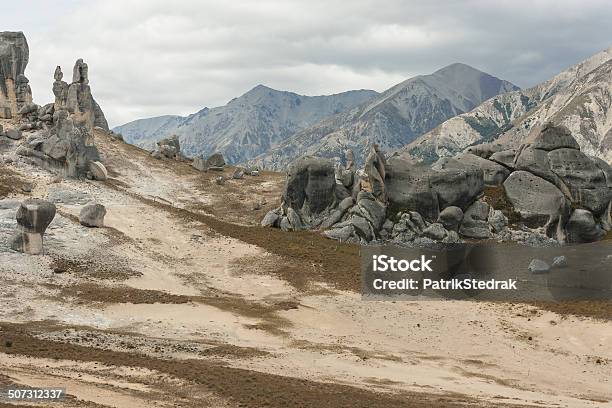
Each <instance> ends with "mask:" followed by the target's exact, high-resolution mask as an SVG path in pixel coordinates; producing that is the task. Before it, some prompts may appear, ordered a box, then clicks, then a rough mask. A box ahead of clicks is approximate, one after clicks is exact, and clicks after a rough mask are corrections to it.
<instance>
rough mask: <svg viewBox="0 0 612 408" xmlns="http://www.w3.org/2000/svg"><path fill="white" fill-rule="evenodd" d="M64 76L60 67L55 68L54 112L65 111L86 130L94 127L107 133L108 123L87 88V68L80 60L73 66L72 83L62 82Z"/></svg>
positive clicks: (89, 89) (88, 87)
mask: <svg viewBox="0 0 612 408" xmlns="http://www.w3.org/2000/svg"><path fill="white" fill-rule="evenodd" d="M63 76H64V74H63V73H62V69H61V67H59V66H58V67H57V68H55V73H54V79H55V82H53V94H54V95H55V103H54V108H55V111H59V110H63V109H65V110H67V111H68V112H69V113H70V115H72V116H75V118H76V120H78V121H79V122H84V123H85V125H86V126H87V127H88V128H90V129H91V128H93V127H95V126H97V127H100V128H102V129H104V130H106V131H108V130H109V129H108V122H107V121H106V118H105V116H104V112H102V109H101V108H100V105H98V103H97V102H96V101H95V99H94V97H93V96H92V93H91V88H90V86H89V68H88V66H87V64H86V63H85V62H83V60H82V59H78V60H77V61H76V63H75V64H74V68H73V75H72V83H71V84H67V83H66V82H64V81H62V78H63Z"/></svg>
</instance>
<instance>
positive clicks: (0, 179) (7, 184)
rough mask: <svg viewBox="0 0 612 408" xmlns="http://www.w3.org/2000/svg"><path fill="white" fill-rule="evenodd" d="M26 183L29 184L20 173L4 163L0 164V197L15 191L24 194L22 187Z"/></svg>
mask: <svg viewBox="0 0 612 408" xmlns="http://www.w3.org/2000/svg"><path fill="white" fill-rule="evenodd" d="M27 184H29V183H28V180H26V179H25V178H24V177H23V176H22V175H21V174H19V173H17V172H15V171H14V170H13V169H11V168H10V167H8V166H6V165H5V164H0V198H4V197H8V196H11V195H13V194H17V193H20V194H24V193H25V192H24V191H23V187H24V186H26V185H27ZM26 194H27V193H26Z"/></svg>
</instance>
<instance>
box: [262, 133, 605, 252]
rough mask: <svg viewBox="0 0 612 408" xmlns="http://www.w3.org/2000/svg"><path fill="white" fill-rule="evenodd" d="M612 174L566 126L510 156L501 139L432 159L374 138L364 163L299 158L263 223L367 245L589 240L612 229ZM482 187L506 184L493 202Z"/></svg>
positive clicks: (568, 241) (498, 188) (573, 241)
mask: <svg viewBox="0 0 612 408" xmlns="http://www.w3.org/2000/svg"><path fill="white" fill-rule="evenodd" d="M495 155H496V157H495V158H494V157H493V156H495ZM496 159H497V160H496ZM611 181H612V169H611V168H610V166H609V165H608V164H607V163H605V162H604V161H602V160H600V159H595V158H590V157H588V156H586V155H585V154H584V153H582V152H581V151H580V150H579V148H578V144H577V143H576V141H575V140H573V137H572V135H571V134H570V133H569V131H568V130H567V129H566V128H560V127H557V126H553V125H546V126H543V127H542V128H541V131H540V132H539V134H538V135H536V136H535V138H534V141H533V143H532V144H530V145H526V146H522V147H521V148H520V149H518V150H517V151H514V154H513V155H512V154H511V152H508V151H503V150H501V148H500V146H492V145H484V146H473V147H470V148H469V149H467V150H466V151H465V152H463V153H460V154H459V155H457V156H455V157H452V158H442V159H440V160H438V161H437V162H436V163H435V164H434V165H431V166H428V165H425V164H423V163H415V162H413V161H410V160H406V159H405V158H402V157H399V156H394V157H391V158H390V159H389V160H385V158H384V156H383V155H382V154H381V152H380V150H379V149H378V148H377V146H375V145H374V146H373V147H372V148H371V150H370V154H369V155H368V159H367V160H366V164H365V169H364V171H357V172H352V171H350V170H346V169H344V168H341V167H340V168H337V169H334V165H333V162H332V161H330V160H326V159H321V158H314V157H307V158H303V159H301V160H299V161H298V162H296V163H295V164H294V165H293V166H291V168H290V170H289V172H288V176H287V184H286V187H285V193H284V195H283V199H282V205H281V207H279V208H278V209H276V210H274V211H271V212H269V213H268V214H267V215H266V216H265V217H264V219H263V221H262V225H264V226H268V227H279V228H281V229H284V230H300V229H321V230H323V233H324V234H325V235H326V236H328V237H330V238H333V239H339V240H342V241H349V242H361V243H368V242H372V241H380V240H382V241H384V240H392V241H394V242H396V243H400V244H405V243H416V244H419V243H427V242H434V241H442V242H457V241H459V240H461V239H491V238H493V239H499V240H506V239H518V240H523V239H527V240H529V234H530V233H531V232H530V231H532V232H533V234H536V235H537V234H539V235H538V237H539V238H537V239H536V240H535V241H534V242H537V243H546V242H549V241H552V240H554V241H556V242H567V243H580V242H591V241H596V240H599V239H601V238H602V237H603V236H604V235H605V232H606V231H609V230H610V229H612V215H611V214H610V211H611V209H612V203H611V199H612V185H611ZM486 188H489V189H494V191H500V192H501V193H500V194H501V196H502V198H503V200H505V201H504V203H505V206H500V207H499V208H495V207H493V206H491V205H490V204H489V203H488V202H487V201H486V200H487V199H488V198H489V197H487V196H486V194H485V189H486ZM499 199H500V198H498V200H499ZM498 206H499V203H498ZM509 216H512V217H518V220H514V221H515V222H516V223H517V225H515V226H513V227H516V228H519V229H518V230H510V229H509V228H508V224H509V220H508V217H509ZM526 235H527V238H525V236H526Z"/></svg>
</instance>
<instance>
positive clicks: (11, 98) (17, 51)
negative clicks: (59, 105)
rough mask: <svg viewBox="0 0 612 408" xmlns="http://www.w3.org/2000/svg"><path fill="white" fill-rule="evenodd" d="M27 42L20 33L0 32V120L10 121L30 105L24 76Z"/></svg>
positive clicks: (27, 49)
mask: <svg viewBox="0 0 612 408" xmlns="http://www.w3.org/2000/svg"><path fill="white" fill-rule="evenodd" d="M28 56H29V48H28V42H27V41H26V38H25V36H24V35H23V33H22V32H10V31H4V32H0V118H3V119H10V118H13V117H16V116H17V115H18V114H19V111H20V109H21V108H23V106H24V105H27V104H31V103H32V90H31V89H30V85H29V84H28V82H29V81H28V78H26V76H25V75H24V72H25V68H26V65H28Z"/></svg>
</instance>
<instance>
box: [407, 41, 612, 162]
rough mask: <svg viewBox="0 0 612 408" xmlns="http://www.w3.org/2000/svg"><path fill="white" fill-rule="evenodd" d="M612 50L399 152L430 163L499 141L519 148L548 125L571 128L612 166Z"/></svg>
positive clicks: (480, 109)
mask: <svg viewBox="0 0 612 408" xmlns="http://www.w3.org/2000/svg"><path fill="white" fill-rule="evenodd" d="M611 107H612V48H608V49H606V50H604V51H602V52H599V53H597V54H595V55H594V56H592V57H590V58H588V59H586V60H585V61H582V62H580V63H578V64H576V65H574V66H572V67H570V68H568V69H567V70H565V71H563V72H561V73H559V74H558V75H556V76H554V77H553V78H551V79H550V80H548V81H545V82H543V83H541V84H538V85H536V86H534V87H532V88H529V89H525V90H516V91H513V92H508V93H505V94H501V95H498V96H495V97H494V98H491V99H489V100H487V101H486V102H484V103H483V104H481V105H480V106H478V107H476V108H475V109H473V110H472V111H470V112H468V113H465V114H461V115H458V116H456V117H454V118H451V119H449V120H447V121H445V122H443V123H442V124H440V125H439V126H438V127H436V128H435V129H433V130H431V131H429V132H427V133H425V134H423V135H422V136H421V137H419V138H418V139H417V140H415V141H414V142H412V143H410V144H408V145H407V146H405V147H404V148H402V149H401V150H400V153H401V154H402V155H408V156H411V157H414V158H418V159H421V160H423V161H425V162H433V161H435V160H437V159H438V158H439V157H444V156H450V155H453V154H455V153H457V152H459V151H462V150H463V149H465V148H466V147H468V146H471V145H475V144H480V143H485V142H492V141H497V142H499V143H501V144H505V145H508V147H516V146H518V145H520V144H521V143H524V142H527V141H529V135H530V133H531V132H532V130H533V129H534V128H536V127H538V126H539V125H542V124H544V123H545V122H553V123H555V124H559V125H565V126H567V127H568V128H569V129H570V131H571V132H572V134H573V135H574V137H575V138H576V139H577V141H578V143H579V144H580V148H581V149H582V151H584V152H586V153H587V154H590V155H594V156H598V157H600V158H602V159H604V160H606V161H607V162H608V163H610V162H612V130H611V129H612V114H611Z"/></svg>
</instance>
